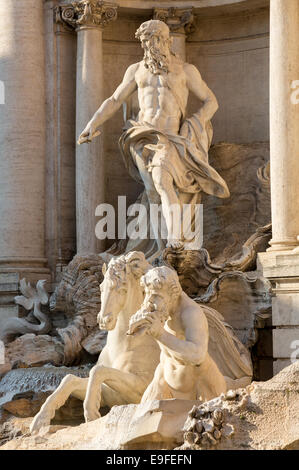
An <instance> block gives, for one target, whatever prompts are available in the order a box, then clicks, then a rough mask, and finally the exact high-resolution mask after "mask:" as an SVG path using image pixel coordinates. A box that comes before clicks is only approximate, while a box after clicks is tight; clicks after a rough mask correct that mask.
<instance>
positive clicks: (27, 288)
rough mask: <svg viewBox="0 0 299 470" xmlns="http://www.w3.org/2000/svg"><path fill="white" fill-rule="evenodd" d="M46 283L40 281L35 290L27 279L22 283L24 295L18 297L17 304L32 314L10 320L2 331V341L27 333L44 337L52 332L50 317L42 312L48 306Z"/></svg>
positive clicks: (0, 333)
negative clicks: (43, 335)
mask: <svg viewBox="0 0 299 470" xmlns="http://www.w3.org/2000/svg"><path fill="white" fill-rule="evenodd" d="M45 283H46V281H45V280H40V281H38V282H37V284H36V287H35V288H34V287H32V286H31V284H30V282H28V283H27V282H26V280H25V279H22V280H21V281H20V291H21V293H22V295H18V296H16V297H15V302H16V304H18V305H21V306H22V307H24V308H25V309H26V310H29V311H30V312H29V314H28V315H27V317H26V318H19V317H12V318H8V319H7V321H6V323H5V325H4V327H3V328H2V329H1V332H0V339H2V340H5V341H7V340H8V338H10V337H13V336H17V335H23V334H26V333H35V334H37V335H42V334H45V333H48V332H49V331H50V329H51V321H50V319H49V317H48V315H47V314H46V313H44V312H42V310H41V306H42V305H47V304H48V293H47V291H46V290H45V287H44V285H45ZM37 322H39V323H37Z"/></svg>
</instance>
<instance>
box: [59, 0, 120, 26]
mask: <svg viewBox="0 0 299 470" xmlns="http://www.w3.org/2000/svg"><path fill="white" fill-rule="evenodd" d="M55 18H56V22H58V23H62V24H66V25H67V26H69V27H74V28H76V27H80V26H99V27H102V28H103V27H105V26H106V25H107V24H108V23H109V22H110V21H113V20H116V18H117V5H116V4H115V3H111V2H103V1H99V0H81V1H79V2H72V3H71V4H67V5H61V6H58V7H56V9H55Z"/></svg>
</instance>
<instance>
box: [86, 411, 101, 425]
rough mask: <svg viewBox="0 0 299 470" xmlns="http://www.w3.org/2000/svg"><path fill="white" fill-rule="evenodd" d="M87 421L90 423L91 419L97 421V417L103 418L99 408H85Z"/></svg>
mask: <svg viewBox="0 0 299 470" xmlns="http://www.w3.org/2000/svg"><path fill="white" fill-rule="evenodd" d="M84 418H85V422H86V423H89V422H90V421H95V420H96V419H99V418H101V414H100V412H99V411H98V410H88V411H87V410H85V411H84Z"/></svg>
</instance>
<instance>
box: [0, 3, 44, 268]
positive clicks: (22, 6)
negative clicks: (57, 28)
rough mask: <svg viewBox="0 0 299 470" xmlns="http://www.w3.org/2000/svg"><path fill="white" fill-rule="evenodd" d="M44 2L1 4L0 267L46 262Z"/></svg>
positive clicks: (19, 266) (17, 266) (36, 266)
mask: <svg viewBox="0 0 299 470" xmlns="http://www.w3.org/2000/svg"><path fill="white" fill-rule="evenodd" d="M43 4H44V2H43V1H42V0H37V1H36V0H20V1H18V2H15V1H14V0H7V1H4V0H2V1H1V4H0V8H1V15H0V48H1V80H2V81H3V82H4V85H5V104H4V105H2V106H1V113H0V145H1V156H0V198H1V205H0V218H1V227H0V238H1V243H0V270H11V271H13V269H15V268H18V269H19V268H23V270H24V271H25V270H26V269H27V270H28V271H30V270H32V269H33V271H35V272H38V271H42V267H43V266H44V265H45V263H46V260H45V233H44V230H45V227H44V225H45V69H44V64H45V54H44V31H43V18H44V16H43V15H44V14H43Z"/></svg>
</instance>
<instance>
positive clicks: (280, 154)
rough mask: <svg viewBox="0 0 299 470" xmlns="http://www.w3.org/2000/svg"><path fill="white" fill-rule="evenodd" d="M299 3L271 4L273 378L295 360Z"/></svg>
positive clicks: (268, 263)
mask: <svg viewBox="0 0 299 470" xmlns="http://www.w3.org/2000/svg"><path fill="white" fill-rule="evenodd" d="M298 42H299V2H298V1H297V0H287V1H285V0H271V21H270V101H271V106H270V141H271V142H270V143H271V159H270V160H271V199H272V224H273V238H272V241H271V242H270V244H271V248H270V249H269V250H268V252H267V253H261V254H260V255H259V260H260V263H261V265H262V268H263V275H264V276H265V277H266V278H268V279H270V280H271V283H272V286H273V302H272V306H273V315H272V323H273V326H274V330H273V357H274V373H277V372H279V370H281V369H282V368H283V367H285V366H287V365H289V364H290V362H291V361H293V360H298V358H299V248H298V244H299V241H298V238H297V237H298V235H299V211H298V198H299V185H298V180H299V119H298V117H299V102H298V99H297V96H298V91H296V90H298V83H299V82H298V80H299V49H298Z"/></svg>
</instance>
